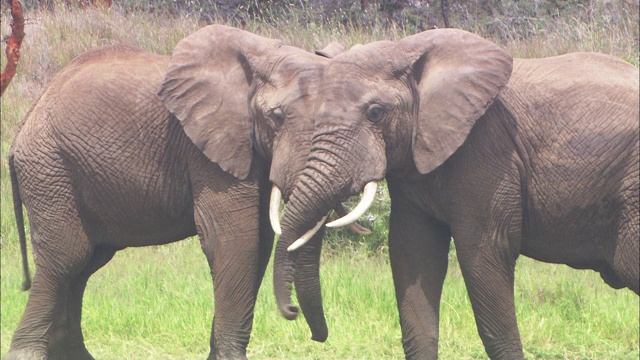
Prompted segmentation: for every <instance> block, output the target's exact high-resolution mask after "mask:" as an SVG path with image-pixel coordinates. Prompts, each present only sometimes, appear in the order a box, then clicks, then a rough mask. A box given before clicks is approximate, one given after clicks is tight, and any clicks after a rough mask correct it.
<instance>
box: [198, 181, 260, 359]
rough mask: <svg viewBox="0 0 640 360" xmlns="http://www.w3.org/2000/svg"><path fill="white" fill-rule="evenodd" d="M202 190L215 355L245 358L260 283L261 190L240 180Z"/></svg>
mask: <svg viewBox="0 0 640 360" xmlns="http://www.w3.org/2000/svg"><path fill="white" fill-rule="evenodd" d="M234 186H235V185H233V186H231V187H227V190H226V191H225V192H220V191H216V190H217V189H215V188H211V187H204V188H203V189H198V190H196V191H197V192H199V194H200V196H199V197H198V198H197V199H196V203H195V219H196V225H197V228H198V235H199V236H200V243H201V246H202V250H203V252H204V253H205V255H206V257H207V260H208V262H209V266H210V268H211V276H212V278H213V287H214V298H215V305H214V306H215V309H214V312H215V314H214V317H213V324H212V334H211V352H210V354H209V359H245V358H246V348H247V345H248V343H249V336H250V332H251V327H252V323H253V309H254V306H255V302H256V298H257V289H258V287H259V282H258V279H259V276H258V272H259V271H258V258H259V256H258V253H259V243H258V237H259V220H258V217H259V194H258V190H257V186H255V187H254V186H242V184H237V188H234Z"/></svg>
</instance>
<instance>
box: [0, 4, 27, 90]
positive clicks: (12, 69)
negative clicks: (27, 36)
mask: <svg viewBox="0 0 640 360" xmlns="http://www.w3.org/2000/svg"><path fill="white" fill-rule="evenodd" d="M7 2H8V3H9V6H11V36H9V40H8V41H7V48H6V50H5V54H6V55H7V65H5V68H4V71H3V72H2V74H0V96H2V94H4V90H5V89H6V88H7V86H9V83H10V82H11V79H13V76H14V75H15V74H16V70H17V67H18V60H19V59H20V45H22V39H24V16H23V15H22V8H21V7H20V1H18V0H8V1H7Z"/></svg>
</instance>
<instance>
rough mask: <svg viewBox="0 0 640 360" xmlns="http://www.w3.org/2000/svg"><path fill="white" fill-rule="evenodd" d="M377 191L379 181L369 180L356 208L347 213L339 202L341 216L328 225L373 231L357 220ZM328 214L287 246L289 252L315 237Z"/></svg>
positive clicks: (371, 201) (369, 205)
mask: <svg viewBox="0 0 640 360" xmlns="http://www.w3.org/2000/svg"><path fill="white" fill-rule="evenodd" d="M377 191H378V182H377V181H370V182H368V183H367V184H366V185H365V186H364V189H363V191H362V198H361V199H360V202H359V203H358V205H357V206H356V207H355V208H353V210H351V211H350V212H348V213H347V212H346V211H345V209H344V205H342V203H338V206H336V207H337V208H340V210H341V211H338V210H337V211H336V212H337V213H338V215H339V216H340V218H338V219H336V220H333V221H331V222H329V223H327V224H326V226H327V227H330V228H339V227H343V226H350V227H351V228H352V229H354V227H355V229H358V228H362V229H364V230H366V231H367V233H371V231H369V230H368V229H366V228H363V227H361V226H360V225H358V224H356V223H355V222H356V220H358V219H359V218H360V217H361V216H362V215H364V214H365V213H366V212H367V210H369V208H370V207H371V205H372V204H373V200H375V197H376V193H377ZM328 215H329V214H325V215H324V216H323V217H322V219H320V221H318V222H317V223H316V225H315V226H313V227H312V228H311V229H310V230H308V231H307V232H306V233H305V234H304V235H302V236H301V237H300V238H298V240H296V241H294V242H293V243H292V244H291V245H290V246H289V247H288V248H287V251H289V252H291V251H295V250H298V249H299V248H301V247H302V246H304V245H305V244H306V243H307V242H308V241H309V240H310V239H311V238H312V237H313V235H315V234H316V233H317V232H318V230H319V229H320V227H321V226H322V224H324V223H325V221H326V220H327V217H328ZM355 229H354V231H355V232H358V233H360V232H359V231H358V230H355Z"/></svg>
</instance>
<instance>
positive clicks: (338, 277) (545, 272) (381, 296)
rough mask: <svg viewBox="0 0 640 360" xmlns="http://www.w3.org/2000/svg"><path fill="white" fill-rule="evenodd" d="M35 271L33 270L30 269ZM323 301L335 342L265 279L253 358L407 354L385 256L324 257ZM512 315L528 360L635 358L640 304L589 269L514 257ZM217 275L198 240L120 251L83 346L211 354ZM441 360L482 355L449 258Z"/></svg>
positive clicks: (5, 263)
mask: <svg viewBox="0 0 640 360" xmlns="http://www.w3.org/2000/svg"><path fill="white" fill-rule="evenodd" d="M1 258H2V264H1V265H2V289H1V290H2V298H1V300H2V337H1V343H2V352H1V353H2V355H5V354H6V352H7V350H8V347H9V344H10V339H11V335H12V332H13V330H14V329H15V327H16V326H17V323H18V321H19V318H20V316H21V314H22V311H23V310H24V305H25V302H26V300H27V296H28V293H26V292H21V291H20V290H19V288H20V282H21V279H22V276H21V272H20V266H19V265H20V263H19V259H20V257H19V252H18V247H17V246H15V245H14V244H13V242H10V243H9V244H3V248H2V257H1ZM32 264H33V263H32ZM322 281H323V295H324V299H325V308H326V316H327V321H328V325H329V333H330V335H329V339H328V340H327V342H326V343H324V344H320V343H316V342H313V341H311V340H310V339H309V338H310V333H309V330H308V329H307V327H306V323H305V322H304V321H303V320H302V319H299V320H297V321H293V322H291V321H286V320H284V319H283V318H282V317H281V316H280V315H279V313H278V310H277V306H276V304H275V299H274V296H273V290H272V289H273V287H272V281H271V269H269V270H268V273H267V275H266V276H265V281H264V283H263V285H262V289H261V292H260V296H259V299H258V302H257V305H256V311H255V319H254V330H253V332H252V338H251V343H250V344H249V349H248V352H249V355H250V356H251V357H253V358H256V359H289V358H300V359H383V358H384V359H391V358H396V359H397V358H402V346H401V342H400V328H399V325H398V320H397V310H396V303H395V296H394V293H393V285H392V281H391V271H390V268H389V264H388V260H387V257H386V256H385V255H384V254H383V255H371V253H370V251H369V250H368V249H367V248H364V247H362V246H358V245H355V246H353V247H352V248H351V249H350V250H348V251H347V250H344V249H343V251H341V252H338V253H332V254H329V255H326V256H325V258H324V261H323V262H322ZM516 304H517V306H516V308H517V314H518V319H519V326H520V332H521V335H522V341H523V345H524V348H525V352H526V354H527V358H529V359H637V357H638V339H639V337H638V336H639V335H638V326H639V324H638V297H637V296H636V295H635V294H633V293H632V292H630V291H628V290H625V291H615V290H613V289H611V288H609V287H608V286H607V285H605V284H604V282H602V280H601V279H600V278H599V276H598V275H597V274H596V273H594V272H591V271H576V270H573V269H570V268H568V267H566V266H560V265H549V264H543V263H539V262H536V261H533V260H530V259H527V258H521V259H520V260H519V261H518V266H517V271H516ZM212 316H213V292H212V285H211V279H210V276H209V272H208V268H207V265H206V261H205V259H204V256H203V254H202V253H201V251H200V248H199V245H198V243H197V241H195V240H193V239H191V240H187V241H183V242H179V243H175V244H171V245H166V246H162V247H149V248H141V249H129V250H125V251H122V252H120V253H118V254H117V255H116V257H115V258H114V259H113V260H112V261H111V262H110V263H109V264H108V265H107V266H105V268H103V269H102V270H100V271H99V272H98V273H96V274H95V275H94V276H93V277H92V278H91V280H90V281H89V285H88V288H87V291H86V296H85V303H84V316H83V327H84V333H85V338H86V344H87V347H88V349H89V350H90V351H91V352H92V354H93V355H94V356H95V357H96V358H99V359H123V358H136V359H193V358H203V357H205V356H206V353H207V352H208V343H209V331H210V326H211V319H212ZM440 332H441V335H440V355H441V358H443V359H475V358H486V355H485V354H484V349H483V347H482V343H481V341H480V338H479V336H478V335H477V332H476V329H475V323H474V319H473V314H472V311H471V305H470V303H469V300H468V297H467V294H466V290H465V288H464V283H463V281H462V276H461V274H460V270H459V268H458V265H457V262H456V260H455V252H452V253H451V255H450V270H449V274H448V276H447V280H446V283H445V290H444V294H443V299H442V319H441V325H440Z"/></svg>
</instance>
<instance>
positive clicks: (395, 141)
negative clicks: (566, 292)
mask: <svg viewBox="0 0 640 360" xmlns="http://www.w3.org/2000/svg"><path fill="white" fill-rule="evenodd" d="M638 78H639V73H638V68H636V67H635V66H633V65H631V64H628V63H626V62H624V61H622V60H619V59H617V58H615V57H612V56H609V55H604V54H599V53H589V52H580V53H570V54H564V55H560V56H554V57H548V58H537V59H536V58H533V59H513V58H512V57H511V56H510V55H508V54H507V53H505V52H504V51H503V50H502V49H500V48H499V47H498V46H497V45H495V44H494V43H492V42H490V41H488V40H486V39H483V38H481V37H479V36H476V35H474V34H471V33H468V32H465V31H463V30H456V29H436V30H427V31H425V32H422V33H418V34H414V35H411V36H408V37H405V38H403V39H401V40H399V41H380V42H374V43H370V44H367V45H361V46H358V47H356V48H352V49H349V50H348V51H346V52H343V53H342V54H340V55H338V56H336V57H335V58H333V59H332V61H331V63H330V64H329V65H328V66H327V68H326V69H325V73H324V76H323V79H322V82H321V85H320V89H319V90H318V96H317V97H316V105H315V112H316V115H315V133H314V135H313V140H312V148H311V153H310V154H309V160H308V162H307V165H306V167H305V169H304V170H303V171H302V174H301V175H300V177H299V179H298V182H297V183H296V186H295V188H294V190H293V191H292V194H291V196H290V198H289V202H288V203H287V204H286V210H285V212H284V215H283V218H282V235H281V237H280V239H279V241H278V244H277V245H276V250H275V259H274V263H275V266H277V267H276V268H274V286H275V291H276V298H277V302H278V306H279V308H280V311H281V312H282V313H283V314H286V313H287V311H289V309H291V308H292V307H294V308H296V309H297V307H295V306H294V305H292V304H291V281H292V279H293V278H294V277H296V278H297V277H298V274H297V272H298V270H299V269H300V268H304V267H318V266H319V264H316V263H309V262H308V259H310V258H312V255H310V254H314V253H317V252H319V251H320V246H321V244H320V245H319V244H318V242H317V240H314V239H312V240H311V241H309V242H308V243H305V242H306V241H307V239H308V238H309V235H310V234H311V233H312V232H307V230H308V229H309V228H312V227H314V226H321V224H322V223H323V222H324V221H325V220H324V219H325V218H324V214H326V212H327V209H329V208H330V207H331V206H333V204H334V203H336V202H340V201H344V200H346V199H347V198H348V197H349V196H351V195H354V194H358V193H360V192H362V193H363V195H362V199H361V202H360V203H359V205H357V206H356V207H355V208H354V210H353V212H352V213H350V214H349V215H347V216H345V217H343V218H341V219H338V220H335V221H333V222H330V223H327V224H326V226H327V227H335V226H343V225H344V224H347V223H349V222H351V221H353V220H354V219H356V218H358V217H359V216H360V215H361V214H363V213H364V212H365V211H366V209H367V208H368V206H369V205H370V204H371V201H372V200H373V198H374V196H373V195H375V193H376V187H377V183H378V182H379V181H381V180H383V179H386V181H387V185H388V190H389V196H390V199H391V205H390V220H389V239H388V241H389V244H388V246H389V257H390V264H391V269H392V276H393V281H394V288H395V294H396V300H397V307H398V311H399V322H400V327H401V330H402V345H403V348H404V353H405V356H406V358H407V359H433V358H437V356H438V324H439V307H440V298H441V294H442V288H443V282H444V279H445V275H446V272H447V265H448V264H447V263H448V260H447V258H448V253H449V250H450V245H451V241H453V243H454V244H455V248H456V251H457V259H458V262H459V264H460V267H461V271H462V275H463V278H464V281H465V285H466V288H467V291H468V295H469V298H470V301H471V304H472V308H473V312H474V316H475V321H476V326H477V330H478V333H479V335H480V337H481V339H482V341H483V344H484V347H485V350H486V353H487V354H488V355H489V357H490V358H492V359H522V358H523V349H522V343H521V340H520V335H519V330H518V326H517V321H516V313H515V308H514V267H515V263H516V260H517V258H518V256H519V255H520V254H522V255H525V256H527V257H531V258H533V259H536V260H539V261H543V262H549V263H558V264H566V265H569V266H570V267H573V268H577V269H592V270H595V271H597V272H599V274H600V275H601V277H602V278H603V280H604V281H605V282H606V283H607V284H608V285H610V286H611V287H613V288H616V289H619V288H629V289H631V290H633V291H634V292H635V293H636V294H638V288H639V276H638V272H639V269H638V263H639V259H638V257H639V245H638V242H639V239H640V234H639V228H640V225H639V219H640V217H639V210H638V208H639V199H638V193H639V186H638V182H639V179H638V178H639V158H638V152H639V145H638V139H639V136H638V134H639V130H638V114H639V111H638V108H639V106H638V99H639V90H638ZM305 232H307V233H306V234H305V235H302V234H303V233H305ZM301 235H302V236H301ZM451 239H453V240H451ZM315 258H317V256H316V257H315ZM307 282H308V283H317V282H318V279H315V278H303V279H296V292H297V293H298V295H299V294H300V290H298V287H297V286H298V283H300V284H304V283H307ZM311 289H312V295H311V296H312V297H315V298H312V299H310V300H308V301H310V303H311V304H315V305H314V306H316V307H319V306H321V303H322V298H321V292H320V289H319V288H317V289H313V288H311ZM307 306H308V305H307ZM303 311H304V308H303ZM305 314H306V313H305Z"/></svg>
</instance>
